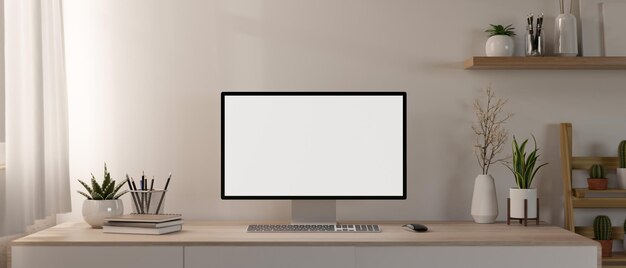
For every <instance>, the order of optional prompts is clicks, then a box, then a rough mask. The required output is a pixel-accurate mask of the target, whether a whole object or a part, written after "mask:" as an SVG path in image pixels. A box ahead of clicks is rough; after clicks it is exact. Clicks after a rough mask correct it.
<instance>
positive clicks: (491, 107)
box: [472, 86, 513, 175]
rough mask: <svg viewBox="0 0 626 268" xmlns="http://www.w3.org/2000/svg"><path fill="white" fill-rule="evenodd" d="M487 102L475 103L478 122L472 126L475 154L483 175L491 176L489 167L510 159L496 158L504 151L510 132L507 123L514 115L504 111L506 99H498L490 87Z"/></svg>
mask: <svg viewBox="0 0 626 268" xmlns="http://www.w3.org/2000/svg"><path fill="white" fill-rule="evenodd" d="M485 95H486V96H487V102H486V103H485V105H484V106H483V104H482V103H481V102H480V100H478V99H476V100H475V101H474V113H475V114H476V119H477V122H476V124H474V125H473V126H472V130H473V131H474V134H476V144H475V145H474V147H475V148H474V154H475V155H476V160H477V161H478V164H479V165H480V167H481V169H482V174H485V175H486V174H489V166H491V164H495V163H498V162H502V161H506V160H507V159H508V157H505V158H496V156H497V155H498V154H500V153H501V152H502V150H503V145H504V143H505V142H506V140H507V138H508V136H509V132H508V130H507V129H506V128H505V127H504V124H505V123H506V121H507V120H508V119H509V118H511V116H513V114H512V113H505V112H504V111H503V108H504V105H505V104H506V103H507V100H506V99H496V94H495V92H494V91H493V89H492V88H491V86H488V87H487V88H486V89H485Z"/></svg>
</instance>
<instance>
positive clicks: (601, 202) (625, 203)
mask: <svg viewBox="0 0 626 268" xmlns="http://www.w3.org/2000/svg"><path fill="white" fill-rule="evenodd" d="M572 204H573V206H574V207H575V208H626V198H624V197H597V198H595V197H594V198H578V197H572Z"/></svg>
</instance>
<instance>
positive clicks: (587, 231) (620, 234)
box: [574, 226, 626, 258]
mask: <svg viewBox="0 0 626 268" xmlns="http://www.w3.org/2000/svg"><path fill="white" fill-rule="evenodd" d="M574 230H575V232H576V233H577V234H579V235H582V236H584V237H587V238H591V239H593V238H594V236H593V227H592V226H576V227H575V229H574ZM623 239H624V227H622V226H613V240H623ZM625 258H626V256H625Z"/></svg>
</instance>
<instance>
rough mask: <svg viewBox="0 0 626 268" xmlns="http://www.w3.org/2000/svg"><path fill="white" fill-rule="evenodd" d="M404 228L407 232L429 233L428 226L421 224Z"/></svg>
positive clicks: (413, 224) (408, 225)
mask: <svg viewBox="0 0 626 268" xmlns="http://www.w3.org/2000/svg"><path fill="white" fill-rule="evenodd" d="M402 227H404V229H406V230H407V231H411V232H419V233H423V232H426V231H428V227H426V225H423V224H419V223H410V224H405V225H402Z"/></svg>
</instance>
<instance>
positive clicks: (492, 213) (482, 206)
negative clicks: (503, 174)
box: [472, 175, 498, 223]
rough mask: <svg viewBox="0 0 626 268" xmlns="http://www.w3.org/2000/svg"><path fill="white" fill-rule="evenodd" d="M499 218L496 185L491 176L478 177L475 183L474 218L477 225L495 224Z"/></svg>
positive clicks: (473, 198) (473, 197)
mask: <svg viewBox="0 0 626 268" xmlns="http://www.w3.org/2000/svg"><path fill="white" fill-rule="evenodd" d="M497 217H498V199H497V197H496V184H495V182H494V181H493V177H491V175H478V176H477V177H476V180H475V181H474V194H473V196H472V218H474V222H476V223H494V222H495V221H496V218H497Z"/></svg>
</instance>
